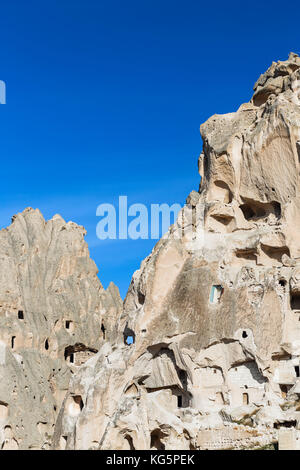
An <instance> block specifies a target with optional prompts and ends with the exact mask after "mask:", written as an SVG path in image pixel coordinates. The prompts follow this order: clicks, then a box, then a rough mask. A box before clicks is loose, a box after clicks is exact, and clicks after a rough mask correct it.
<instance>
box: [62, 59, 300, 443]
mask: <svg viewBox="0 0 300 470" xmlns="http://www.w3.org/2000/svg"><path fill="white" fill-rule="evenodd" d="M299 80H300V58H299V57H298V56H297V55H295V54H290V56H289V59H288V60H287V61H285V62H277V63H273V64H272V66H271V67H270V68H269V69H268V70H267V72H266V73H265V74H263V75H262V76H261V77H260V78H259V80H258V81H257V83H256V84H255V87H254V95H253V98H252V99H251V101H250V102H249V103H247V104H243V105H242V106H241V107H240V108H239V109H238V111H237V112H235V113H231V114H227V115H223V116H220V115H215V116H212V117H211V118H210V119H209V120H208V121H207V122H206V123H205V124H203V125H202V126H201V135H202V138H203V143H204V144H203V152H202V154H201V156H200V159H199V170H200V174H201V177H202V179H201V186H200V190H199V193H197V192H195V191H194V192H192V193H191V194H190V196H189V197H188V200H187V202H188V205H187V207H186V208H185V210H184V211H182V213H180V214H179V217H178V220H177V222H176V224H175V225H174V226H172V227H171V228H170V230H169V233H168V234H166V236H165V237H163V239H162V240H161V241H160V242H159V243H158V244H157V245H156V246H155V248H154V249H153V251H152V253H151V254H150V256H149V257H148V258H146V259H145V260H144V261H143V262H142V264H141V268H140V270H139V271H137V272H136V273H135V274H134V276H133V279H132V282H131V285H130V288H129V291H128V294H127V297H126V300H125V303H124V309H123V312H122V314H121V315H120V317H119V320H118V322H117V328H118V334H117V335H116V336H115V339H114V340H113V341H108V342H106V343H105V344H104V345H103V346H102V347H101V349H100V351H99V352H98V354H96V355H95V356H94V357H93V358H92V359H90V360H89V361H87V362H86V363H85V364H84V365H83V366H82V367H81V368H80V369H79V371H78V372H77V373H76V374H75V375H74V376H73V377H72V379H71V384H70V390H69V395H68V397H67V398H66V400H65V401H64V403H63V406H62V409H61V413H60V416H59V419H58V420H57V423H56V428H55V432H54V439H53V447H54V448H62V447H63V448H64V447H67V448H75V449H83V448H98V449H130V448H131V449H132V448H135V449H149V448H157V449H162V448H166V449H188V448H191V449H194V448H196V449H203V448H230V447H233V448H238V447H251V446H261V445H264V444H268V443H270V442H273V441H276V440H277V439H278V428H280V427H283V426H293V427H295V426H296V425H297V423H298V421H299V411H298V409H299V399H298V397H299V394H300V382H299V380H300V379H299V375H300V372H299V368H300V363H299V359H300V322H299V320H300V251H299V250H300V243H299V237H298V235H297V233H298V230H299V225H300V195H299V188H300V181H299V172H300V163H299V159H300V87H299V84H300V81H299ZM128 337H131V340H133V344H126V343H127V342H128V341H127V338H128ZM74 397H80V400H82V403H83V407H82V409H81V411H80V412H78V415H77V417H76V419H73V417H72V410H73V408H72V406H73V402H72V400H74ZM71 417H72V419H71Z"/></svg>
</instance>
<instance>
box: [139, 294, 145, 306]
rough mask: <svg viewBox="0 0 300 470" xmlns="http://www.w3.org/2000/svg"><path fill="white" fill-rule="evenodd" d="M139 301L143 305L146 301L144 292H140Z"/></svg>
mask: <svg viewBox="0 0 300 470" xmlns="http://www.w3.org/2000/svg"><path fill="white" fill-rule="evenodd" d="M138 301H139V304H141V305H143V304H144V303H145V295H144V294H142V292H138Z"/></svg>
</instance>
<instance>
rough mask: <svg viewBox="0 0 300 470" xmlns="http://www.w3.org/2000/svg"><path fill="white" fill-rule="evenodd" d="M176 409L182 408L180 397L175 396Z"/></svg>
mask: <svg viewBox="0 0 300 470" xmlns="http://www.w3.org/2000/svg"><path fill="white" fill-rule="evenodd" d="M177 407H178V408H182V395H178V396H177Z"/></svg>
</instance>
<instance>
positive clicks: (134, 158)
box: [0, 0, 300, 297]
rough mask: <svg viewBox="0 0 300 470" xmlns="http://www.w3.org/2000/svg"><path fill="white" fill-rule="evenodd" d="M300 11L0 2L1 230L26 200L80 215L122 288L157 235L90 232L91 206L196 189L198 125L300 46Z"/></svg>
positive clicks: (237, 5)
mask: <svg viewBox="0 0 300 470" xmlns="http://www.w3.org/2000/svg"><path fill="white" fill-rule="evenodd" d="M298 13H299V4H298V2H289V3H288V8H285V4H282V2H280V3H279V2H276V1H273V2H269V3H267V2H264V3H260V4H257V5H255V4H254V3H253V1H251V2H250V1H249V2H233V1H227V2H224V3H223V2H222V3H221V2H200V1H189V0H185V1H176V0H172V1H169V0H160V1H157V0H152V1H141V0H140V1H133V0H127V1H124V0H123V1H114V0H107V1H101V0H97V1H96V0H72V1H69V0H59V1H58V0H52V1H48V0H43V2H41V1H40V0H39V1H37V0H28V1H26V2H25V1H24V0H19V1H14V0H11V1H10V2H4V1H3V2H1V15H0V39H1V47H0V57H1V62H0V63H1V68H0V79H1V80H4V81H5V82H6V86H7V104H6V105H0V122H1V162H2V165H1V170H2V172H1V173H2V174H1V186H0V196H1V199H0V201H1V203H0V225H1V227H5V226H7V225H8V224H9V223H10V218H11V216H12V215H13V214H15V213H17V212H20V211H22V210H23V209H25V208H26V207H28V206H31V207H34V208H36V207H38V208H39V209H40V210H41V211H42V213H43V215H44V216H45V217H46V218H47V219H48V218H51V217H52V216H53V215H54V214H55V213H60V214H61V215H62V216H63V217H64V218H65V219H66V220H73V221H74V222H77V223H78V224H80V225H84V226H85V227H86V229H87V230H88V234H87V237H86V240H87V242H88V243H89V246H90V253H91V256H92V258H93V259H94V260H95V262H96V264H97V265H98V268H99V277H100V279H101V281H102V283H103V285H104V287H107V285H108V284H109V282H110V281H114V282H115V283H116V284H117V285H118V286H119V288H120V292H121V294H122V296H123V297H124V295H125V293H126V290H127V287H128V285H129V283H130V279H131V276H132V273H133V272H134V271H135V270H136V269H138V268H139V265H140V262H141V260H142V259H143V258H144V257H145V256H147V255H148V254H149V252H150V251H151V249H152V247H153V246H154V244H155V241H153V240H138V241H132V240H115V241H112V240H107V241H100V240H98V239H97V238H96V225H97V222H98V220H99V219H98V218H97V217H96V208H97V206H98V204H101V203H104V202H105V203H115V202H116V201H117V200H118V196H119V195H127V196H128V201H129V203H144V204H147V205H149V204H151V203H163V202H165V203H170V204H171V203H180V204H183V203H184V201H185V199H186V197H187V195H188V194H189V192H190V191H191V190H192V189H197V188H198V185H199V175H198V173H197V157H198V155H199V154H200V152H201V146H202V144H201V139H200V135H199V126H200V124H201V123H202V122H204V121H205V120H206V119H207V118H208V117H209V116H210V115H212V114H214V113H226V112H232V111H235V110H236V109H237V108H238V106H239V105H240V104H241V103H242V102H246V101H248V100H249V99H250V97H251V90H252V87H253V84H254V82H255V81H256V79H257V78H258V76H259V75H260V73H262V72H264V71H265V69H266V68H267V67H268V66H269V65H270V64H271V62H272V60H278V59H282V60H284V59H286V58H287V56H288V53H289V52H290V51H294V52H299V51H300V47H299V15H298Z"/></svg>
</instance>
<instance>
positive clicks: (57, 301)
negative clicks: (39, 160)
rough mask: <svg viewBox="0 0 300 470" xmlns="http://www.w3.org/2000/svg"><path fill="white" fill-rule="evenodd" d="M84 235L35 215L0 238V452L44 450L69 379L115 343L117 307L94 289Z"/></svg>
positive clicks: (111, 292)
mask: <svg viewBox="0 0 300 470" xmlns="http://www.w3.org/2000/svg"><path fill="white" fill-rule="evenodd" d="M84 234H85V230H84V229H83V227H79V226H77V225H76V224H74V223H72V222H69V223H65V221H64V220H63V219H62V218H61V217H60V216H58V215H56V216H54V217H53V218H52V219H51V220H50V221H48V222H45V220H44V219H43V217H42V215H41V213H40V212H39V211H38V210H33V209H26V210H25V211H24V212H23V213H22V214H18V215H17V216H15V217H14V218H13V221H12V224H11V225H10V226H9V227H8V228H7V229H4V230H1V231H0V259H1V263H0V448H2V449H41V448H44V449H47V448H49V447H50V443H51V437H52V435H53V430H54V425H55V422H56V419H57V417H58V413H59V410H60V408H61V404H62V401H63V399H64V396H65V394H66V392H67V390H68V386H69V381H70V378H71V376H72V375H73V374H74V373H75V372H76V371H77V369H79V366H80V365H81V364H83V363H84V362H85V361H86V360H87V359H89V358H90V357H92V356H94V355H95V354H96V353H97V351H98V350H99V349H100V348H101V345H102V344H103V343H104V340H112V339H113V338H114V323H115V319H116V318H117V317H118V316H119V315H120V311H121V307H122V303H121V299H120V296H119V293H118V290H117V289H116V287H115V286H113V285H110V286H109V288H108V289H107V290H106V291H105V290H104V288H103V287H102V285H101V284H100V282H99V280H98V278H97V268H96V266H95V264H94V262H93V261H92V260H91V259H90V258H89V252H88V248H87V245H86V243H85V241H84ZM81 406H82V404H81V402H80V400H79V399H78V398H76V397H74V403H73V409H74V413H76V410H77V408H79V409H80V407H81Z"/></svg>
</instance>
